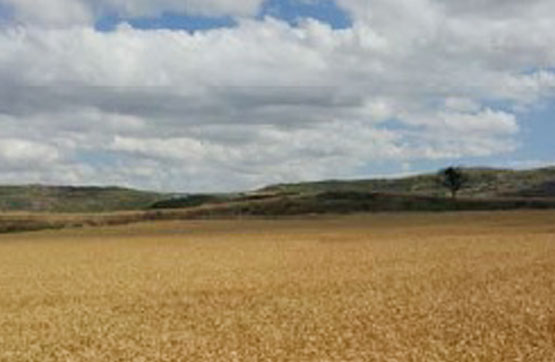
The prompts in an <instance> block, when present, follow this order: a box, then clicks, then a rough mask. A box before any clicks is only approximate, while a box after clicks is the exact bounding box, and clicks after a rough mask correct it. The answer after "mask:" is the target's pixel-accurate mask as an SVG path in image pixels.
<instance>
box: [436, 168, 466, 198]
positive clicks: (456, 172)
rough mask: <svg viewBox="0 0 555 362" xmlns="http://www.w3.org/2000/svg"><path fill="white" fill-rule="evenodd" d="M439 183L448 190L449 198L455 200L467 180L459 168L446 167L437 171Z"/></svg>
mask: <svg viewBox="0 0 555 362" xmlns="http://www.w3.org/2000/svg"><path fill="white" fill-rule="evenodd" d="M438 178H439V183H440V184H441V185H442V186H443V187H445V188H447V189H449V191H450V192H451V198H453V199H455V198H456V197H457V192H458V191H459V190H460V189H461V188H463V186H464V185H465V183H466V181H467V179H466V177H465V176H464V173H463V171H462V169H461V168H460V167H452V166H451V167H448V168H446V169H443V170H441V171H439V174H438Z"/></svg>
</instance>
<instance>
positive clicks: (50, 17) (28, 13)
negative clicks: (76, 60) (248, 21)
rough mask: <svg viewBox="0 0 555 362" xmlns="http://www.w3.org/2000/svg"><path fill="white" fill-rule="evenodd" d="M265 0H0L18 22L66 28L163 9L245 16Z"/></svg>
mask: <svg viewBox="0 0 555 362" xmlns="http://www.w3.org/2000/svg"><path fill="white" fill-rule="evenodd" d="M262 2H263V0H241V1H236V0H156V1H152V0H49V1H48V4H46V5H43V6H38V5H37V1H36V0H0V5H4V6H5V7H6V8H8V9H11V12H12V13H13V17H14V20H15V21H16V22H17V23H23V24H31V25H40V26H49V27H52V26H54V27H67V26H72V25H87V24H88V25H91V24H93V23H94V21H95V20H96V19H98V18H99V17H101V16H103V15H107V14H118V15H119V16H120V17H122V18H133V17H157V16H160V15H161V14H163V13H164V12H174V13H181V14H188V15H200V16H234V17H245V16H251V15H254V14H256V12H257V10H258V9H259V8H260V6H261V4H262Z"/></svg>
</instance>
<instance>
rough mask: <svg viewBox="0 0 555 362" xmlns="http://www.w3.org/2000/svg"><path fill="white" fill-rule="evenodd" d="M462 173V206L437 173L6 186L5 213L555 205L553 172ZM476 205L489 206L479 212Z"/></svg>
mask: <svg viewBox="0 0 555 362" xmlns="http://www.w3.org/2000/svg"><path fill="white" fill-rule="evenodd" d="M464 173H465V175H466V177H467V178H468V183H467V185H466V187H465V188H464V189H463V190H461V191H460V193H459V197H460V199H461V201H464V202H461V203H458V204H457V205H454V204H448V202H450V200H446V199H445V196H447V190H445V189H443V188H441V187H440V186H439V185H438V182H437V176H436V174H426V175H418V176H411V177H406V178H399V179H376V180H352V181H347V180H344V181H342V180H330V181H319V182H306V183H297V184H281V185H273V186H268V187H265V188H263V189H259V190H255V191H251V192H244V193H231V194H190V195H185V196H181V197H178V196H176V195H175V194H169V193H168V194H163V193H155V192H145V191H138V190H132V189H127V188H120V187H70V186H40V185H30V186H0V212H2V211H3V212H14V211H15V212H19V211H25V212H55V213H67V212H70V213H91V212H111V211H125V210H128V211H133V210H149V209H150V210H152V209H188V210H191V211H194V210H195V209H196V208H199V207H200V208H203V207H208V208H209V209H213V208H215V209H216V210H217V211H215V213H216V214H224V215H228V214H229V213H232V214H233V213H236V212H240V213H242V214H243V213H244V214H256V215H280V214H299V213H321V212H349V211H365V210H368V211H371V210H375V211H379V210H381V211H387V210H389V211H395V210H399V211H401V210H445V209H465V208H469V209H482V208H490V209H492V208H493V209H498V208H503V209H506V208H512V207H531V208H540V207H541V208H544V207H551V206H549V205H551V204H553V202H554V200H555V167H548V168H541V169H535V170H526V171H514V170H499V169H487V168H472V169H465V170H464ZM532 200H533V201H534V202H531V201H532ZM542 200H543V201H542ZM476 201H477V202H482V203H483V204H482V205H477V204H476ZM500 202H501V203H500ZM494 204H495V205H496V206H494ZM287 205H289V206H287ZM292 205H294V206H292ZM488 205H489V206H488ZM517 205H519V206H517ZM294 210H297V211H294ZM195 213H196V212H195ZM200 213H201V214H202V212H200Z"/></svg>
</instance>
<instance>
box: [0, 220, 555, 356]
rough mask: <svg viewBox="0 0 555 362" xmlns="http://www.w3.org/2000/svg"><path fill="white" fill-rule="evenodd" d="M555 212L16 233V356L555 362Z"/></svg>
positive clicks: (8, 265)
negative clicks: (554, 361) (517, 361)
mask: <svg viewBox="0 0 555 362" xmlns="http://www.w3.org/2000/svg"><path fill="white" fill-rule="evenodd" d="M554 220H555V212H554V211H507V212H467V213H436V214H432V213H397V214H372V215H364V214H355V215H345V216H318V217H316V216H312V217H303V218H293V217H291V218H280V219H277V220H253V219H245V220H182V221H160V222H151V223H140V224H132V225H120V226H111V227H98V228H88V227H84V228H79V229H64V230H47V231H40V232H35V233H21V234H5V235H1V236H0V361H35V360H36V361H39V360H40V361H60V360H68V361H117V360H120V361H176V360H182V361H192V360H205V361H218V360H221V361H233V360H237V361H258V360H272V361H279V360H283V361H289V360H302V361H322V360H326V361H350V360H352V361H361V360H367V361H507V360H522V361H552V360H555V304H554V303H553V301H554V300H555V224H554V223H553V221H554Z"/></svg>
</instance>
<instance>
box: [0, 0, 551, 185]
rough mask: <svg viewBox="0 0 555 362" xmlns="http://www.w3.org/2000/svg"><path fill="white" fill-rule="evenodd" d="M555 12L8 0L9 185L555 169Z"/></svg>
mask: <svg viewBox="0 0 555 362" xmlns="http://www.w3.org/2000/svg"><path fill="white" fill-rule="evenodd" d="M492 9H495V11H493V10H492ZM553 17H555V5H554V4H553V2H552V1H550V0H537V1H535V2H534V3H533V4H524V3H522V4H521V3H514V2H504V1H501V0H487V1H484V2H481V3H480V4H477V3H475V4H474V5H472V6H469V5H468V4H467V3H461V2H444V1H440V0H430V1H426V2H421V1H414V2H410V3H406V2H404V1H403V0H350V1H345V0H337V1H334V0H266V1H263V0H245V1H241V2H229V1H224V0H203V1H199V0H187V1H181V0H168V1H165V2H163V4H161V3H160V2H156V1H149V0H141V1H137V0H121V1H119V0H118V1H115V0H105V1H104V2H102V3H98V2H95V1H90V0H72V1H71V2H69V3H68V2H67V0H50V1H49V7H48V8H40V7H37V6H33V5H32V2H22V1H18V0H0V48H1V49H2V50H3V51H2V54H0V96H1V97H0V110H1V111H0V127H1V129H2V133H1V134H0V182H3V183H55V184H118V185H126V186H132V187H140V188H147V189H157V190H158V189H160V190H168V189H171V190H177V191H226V190H241V189H249V188H255V187H259V186H263V185H265V184H269V183H276V182H289V181H292V182H293V181H302V180H316V179H326V178H362V177H378V176H379V177H382V176H398V175H403V174H411V173H418V172H435V170H437V169H439V168H441V167H444V166H446V165H450V164H456V165H467V166H492V167H514V168H527V167H536V166H543V165H552V164H555V155H554V150H555V147H554V146H553V141H552V135H553V134H555V120H554V119H553V118H554V116H553V115H554V114H555V50H553V47H552V44H554V43H555V35H554V34H555V25H553V22H552V19H553ZM122 24H127V25H126V26H120V25H122ZM400 25H402V26H400ZM551 28H553V29H551ZM551 30H552V31H551Z"/></svg>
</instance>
